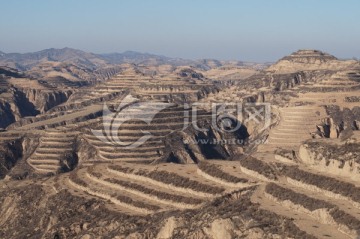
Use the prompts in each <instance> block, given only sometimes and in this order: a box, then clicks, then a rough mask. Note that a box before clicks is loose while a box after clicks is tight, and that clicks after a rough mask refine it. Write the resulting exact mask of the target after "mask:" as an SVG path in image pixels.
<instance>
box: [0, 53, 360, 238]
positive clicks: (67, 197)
mask: <svg viewBox="0 0 360 239" xmlns="http://www.w3.org/2000/svg"><path fill="white" fill-rule="evenodd" d="M117 67H118V68H117V69H119V71H120V72H117V73H116V74H115V73H114V74H115V75H112V74H111V77H110V78H109V79H106V80H104V79H98V80H94V82H93V83H92V84H85V85H81V84H75V85H72V84H66V82H67V81H61V82H52V80H50V81H49V82H46V83H44V82H43V83H41V82H38V81H32V80H29V79H18V80H17V81H14V79H13V78H11V77H10V78H9V76H6V77H3V78H0V79H3V80H2V81H1V80H0V89H1V86H2V85H3V88H4V89H5V86H8V84H9V83H11V84H12V85H13V86H12V87H14V89H15V88H16V89H18V90H19V89H20V88H21V92H25V93H24V94H25V98H26V99H29V102H33V106H34V107H35V109H38V112H36V114H35V115H27V117H23V115H24V114H18V113H17V114H14V115H13V118H12V120H11V118H10V117H8V118H6V120H7V122H8V123H6V127H4V128H6V129H1V132H0V178H1V179H2V180H0V191H1V193H0V215H1V216H0V226H1V227H2V230H1V231H0V238H27V235H35V237H36V238H83V239H86V238H98V237H100V238H101V237H102V238H221V239H223V238H229V239H231V238H339V239H343V238H358V237H359V236H360V191H359V188H360V184H359V182H358V179H359V178H360V177H359V175H360V171H359V148H360V135H359V129H360V118H359V117H360V109H359V102H360V100H359V99H360V91H359V90H360V81H359V78H360V77H359V76H360V70H359V69H360V67H359V63H358V62H355V61H341V60H338V59H336V58H335V57H333V56H331V55H329V54H326V53H322V52H319V51H312V50H302V51H299V52H296V53H293V54H292V55H290V56H288V57H285V58H283V59H281V60H280V61H279V62H277V63H276V64H274V65H272V66H271V67H269V68H268V69H265V70H261V71H259V69H256V70H254V72H252V73H251V74H249V75H247V76H246V77H241V78H239V79H236V77H235V76H234V73H233V71H234V69H232V68H231V69H230V68H229V69H230V72H229V73H228V74H227V73H226V72H222V76H221V77H217V79H220V78H221V81H217V80H212V79H210V78H207V77H205V75H206V76H208V77H210V76H211V75H213V74H214V72H216V71H215V70H212V71H211V69H209V71H211V72H208V73H206V70H205V69H203V68H202V70H201V72H200V71H196V67H175V66H168V65H164V66H156V67H155V68H151V67H147V66H140V65H136V64H123V65H120V66H117ZM210 68H211V67H210ZM154 69H155V70H154ZM58 70H59V71H60V72H62V71H61V69H58ZM222 71H226V68H224V69H222ZM226 76H232V77H231V78H229V79H228V80H227V79H225V78H226ZM5 78H6V80H4V79H5ZM47 84H48V85H47ZM50 84H53V85H57V87H60V86H61V87H63V88H62V89H60V88H59V89H56V90H57V91H59V92H60V91H61V92H65V91H64V89H65V90H66V92H69V93H68V94H67V95H66V97H64V99H63V102H60V101H58V100H59V99H57V98H56V97H55V98H52V96H55V95H52V96H49V95H48V96H49V98H48V99H49V100H48V101H47V102H45V103H46V104H42V105H41V104H37V100H36V99H35V98H31V97H30V96H31V95H32V94H33V96H34V97H35V95H36V94H38V91H36V90H41V92H54V89H51V86H50ZM19 86H22V87H19ZM32 86H36V87H37V89H35V91H30V90H29V91H26V90H24V89H26V88H30V87H32ZM19 91H20V90H19ZM11 92H12V91H9V90H6V92H5V91H4V92H3V93H1V94H0V99H3V101H4V102H5V99H9V97H10V95H11V94H13V93H14V92H15V93H16V91H14V92H13V93H11ZM26 92H27V93H26ZM29 92H30V93H29ZM31 92H32V93H31ZM39 92H40V91H39ZM10 93H11V94H10ZM15 93H14V95H18V96H19V95H20V96H21V93H17V94H15ZM60 98H61V97H60ZM17 99H19V98H17ZM37 99H39V98H37ZM50 99H53V100H54V101H56V102H51V100H50ZM0 102H1V101H0ZM12 102H13V103H14V105H16V103H17V101H16V100H13V101H12ZM195 103H200V106H199V104H195ZM211 103H230V104H231V103H239V105H241V106H243V107H244V108H243V112H241V114H240V115H238V118H233V117H229V118H226V120H224V121H222V120H220V121H218V120H219V119H222V118H220V116H222V115H221V113H216V114H215V115H214V113H213V112H212V110H214V109H213V105H211ZM264 105H266V106H269V108H270V110H271V112H270V114H269V115H267V117H270V118H269V122H265V116H266V115H265V114H264V108H261V107H262V106H264ZM5 106H6V107H5ZM39 106H40V107H39ZM45 106H46V107H45ZM247 106H250V107H253V108H246V107H247ZM12 107H13V106H12V105H11V104H2V105H0V109H1V110H2V111H0V113H1V112H7V110H8V109H12ZM195 109H196V114H194V111H195ZM217 109H218V108H217ZM266 109H267V108H266ZM21 110H22V108H19V110H18V111H16V110H15V112H20V113H21ZM256 113H258V114H256ZM214 116H216V117H214ZM251 116H253V117H251ZM3 119H4V120H5V118H3ZM214 119H215V121H216V122H215V123H214ZM219 122H220V123H219ZM236 123H241V124H240V125H241V127H240V128H239V129H237V130H236V131H234V132H232V131H231V130H229V129H232V128H233V127H234V125H235V124H236ZM4 125H5V124H4ZM221 127H223V128H221ZM220 129H222V130H220ZM225 129H226V130H225ZM142 139H143V140H142ZM30 203H31V205H30ZM25 219H26V220H27V219H29V220H30V224H31V225H32V226H31V228H30V227H26V226H24V227H23V228H24V229H23V230H15V228H19V225H21V224H23V221H24V220H25Z"/></svg>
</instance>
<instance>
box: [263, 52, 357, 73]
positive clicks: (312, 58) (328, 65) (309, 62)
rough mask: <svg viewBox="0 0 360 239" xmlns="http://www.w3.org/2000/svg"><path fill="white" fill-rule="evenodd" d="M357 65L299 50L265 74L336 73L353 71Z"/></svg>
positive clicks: (317, 53)
mask: <svg viewBox="0 0 360 239" xmlns="http://www.w3.org/2000/svg"><path fill="white" fill-rule="evenodd" d="M358 65H359V63H358V62H357V61H353V60H339V59H337V58H336V57H335V56H332V55H330V54H327V53H324V52H322V51H318V50H299V51H297V52H294V53H292V54H291V55H289V56H285V57H283V58H282V59H280V60H279V61H278V62H276V63H275V64H273V65H271V66H270V67H269V68H267V70H266V71H267V72H275V73H278V74H279V73H280V74H283V73H294V72H299V71H321V70H322V71H324V70H326V71H336V70H346V69H354V68H356V67H358Z"/></svg>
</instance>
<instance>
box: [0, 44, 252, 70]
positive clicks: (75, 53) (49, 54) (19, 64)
mask: <svg viewBox="0 0 360 239" xmlns="http://www.w3.org/2000/svg"><path fill="white" fill-rule="evenodd" d="M48 61H53V62H67V63H71V64H75V65H80V66H85V67H87V68H93V69H95V68H98V67H102V66H105V65H107V64H123V63H133V64H139V65H149V66H157V65H164V64H169V65H173V66H183V65H184V66H185V65H186V66H194V67H197V68H200V69H203V70H208V69H212V68H215V67H221V66H224V65H229V64H230V65H233V66H245V65H247V64H249V63H244V62H241V61H219V60H213V59H201V60H187V59H181V58H170V57H166V56H160V55H154V54H149V53H140V52H135V51H126V52H123V53H109V54H94V53H88V52H84V51H81V50H77V49H72V48H62V49H54V48H51V49H45V50H42V51H38V52H32V53H4V52H0V66H8V67H12V68H16V69H19V70H28V69H30V68H32V67H33V66H36V65H38V64H41V63H44V62H48ZM250 64H252V63H250Z"/></svg>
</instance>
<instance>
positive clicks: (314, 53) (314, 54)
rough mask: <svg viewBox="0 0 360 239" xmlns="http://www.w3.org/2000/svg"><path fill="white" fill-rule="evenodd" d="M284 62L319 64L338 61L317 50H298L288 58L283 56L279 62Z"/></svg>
mask: <svg viewBox="0 0 360 239" xmlns="http://www.w3.org/2000/svg"><path fill="white" fill-rule="evenodd" d="M284 60H286V61H291V62H296V63H306V64H320V63H325V62H329V61H333V60H338V59H337V58H336V57H335V56H332V55H330V54H328V53H325V52H322V51H318V50H298V51H297V52H294V53H292V54H291V55H290V56H285V57H284V58H282V59H281V60H280V61H284Z"/></svg>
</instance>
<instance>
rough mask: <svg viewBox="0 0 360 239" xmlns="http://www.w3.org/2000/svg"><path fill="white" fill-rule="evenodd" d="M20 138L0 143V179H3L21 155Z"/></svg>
mask: <svg viewBox="0 0 360 239" xmlns="http://www.w3.org/2000/svg"><path fill="white" fill-rule="evenodd" d="M22 151H23V149H22V145H21V140H14V141H10V142H5V143H2V144H0V179H3V178H4V177H5V176H6V175H7V174H8V173H9V171H10V170H11V169H12V168H13V167H14V166H15V165H16V163H17V161H18V160H19V159H20V158H21V157H22Z"/></svg>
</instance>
